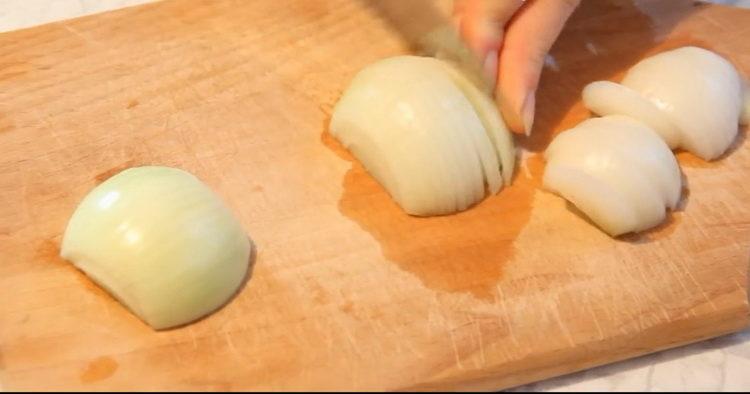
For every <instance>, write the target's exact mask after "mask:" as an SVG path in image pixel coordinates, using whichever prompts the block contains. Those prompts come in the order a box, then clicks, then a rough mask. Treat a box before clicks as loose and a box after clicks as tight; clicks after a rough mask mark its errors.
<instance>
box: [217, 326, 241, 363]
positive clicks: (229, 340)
mask: <svg viewBox="0 0 750 394" xmlns="http://www.w3.org/2000/svg"><path fill="white" fill-rule="evenodd" d="M222 332H223V333H224V340H225V341H226V342H227V345H229V351H230V352H231V353H232V354H234V355H235V356H237V357H241V356H242V355H241V354H240V352H239V351H238V350H237V348H236V347H235V346H234V342H232V337H231V336H230V335H229V332H228V331H222Z"/></svg>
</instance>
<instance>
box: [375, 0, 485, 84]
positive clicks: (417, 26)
mask: <svg viewBox="0 0 750 394" xmlns="http://www.w3.org/2000/svg"><path fill="white" fill-rule="evenodd" d="M364 1H365V2H367V3H368V4H369V5H370V6H372V8H373V9H374V10H375V11H376V12H377V13H378V14H379V15H380V16H381V17H382V18H383V19H384V20H385V21H386V22H387V23H388V24H389V25H390V26H391V27H393V28H394V29H395V30H396V31H397V32H398V33H399V34H400V35H401V36H402V38H404V39H405V40H406V42H407V43H408V44H409V45H410V46H411V48H412V49H413V50H415V51H416V52H418V53H419V54H421V55H424V56H431V57H435V58H438V59H441V60H446V61H448V62H451V63H452V64H454V65H455V66H456V67H457V68H458V69H459V71H461V72H462V73H463V74H464V75H465V76H466V77H467V78H468V79H469V80H470V81H471V82H472V83H473V84H474V85H475V86H476V87H477V88H479V90H480V91H482V92H484V93H485V94H487V95H488V96H490V97H491V96H492V92H493V91H494V87H493V86H492V83H491V81H490V78H489V76H487V75H486V73H485V72H484V69H483V67H482V62H481V61H480V60H479V58H478V57H477V56H476V54H475V53H474V51H472V50H471V48H469V47H468V46H467V45H466V42H465V41H464V40H463V39H462V38H461V36H460V35H459V33H458V31H457V29H456V28H455V27H454V26H453V24H452V23H451V20H450V18H449V17H448V16H447V15H446V14H445V13H443V12H441V10H440V9H439V8H438V5H437V4H436V3H435V0H364Z"/></svg>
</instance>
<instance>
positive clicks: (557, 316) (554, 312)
mask: <svg viewBox="0 0 750 394" xmlns="http://www.w3.org/2000/svg"><path fill="white" fill-rule="evenodd" d="M558 305H560V298H559V297H555V300H554V305H552V315H553V316H554V318H555V322H557V325H558V326H559V327H560V329H561V330H562V332H563V335H565V339H566V340H567V341H568V344H570V346H571V347H574V346H575V345H576V343H575V341H574V340H573V336H572V335H571V334H570V330H569V329H568V326H566V325H565V323H564V322H563V321H562V318H560V310H559V309H558V308H557V306H558Z"/></svg>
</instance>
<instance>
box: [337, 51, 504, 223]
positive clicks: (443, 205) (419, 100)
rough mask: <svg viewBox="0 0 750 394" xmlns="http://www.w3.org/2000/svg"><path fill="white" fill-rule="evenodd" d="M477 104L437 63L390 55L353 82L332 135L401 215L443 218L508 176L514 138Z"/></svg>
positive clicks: (474, 94)
mask: <svg viewBox="0 0 750 394" xmlns="http://www.w3.org/2000/svg"><path fill="white" fill-rule="evenodd" d="M472 89H473V90H472ZM481 100H482V95H481V94H480V93H478V91H476V88H474V87H473V86H472V85H471V84H470V83H469V82H468V81H467V80H466V78H465V77H464V76H463V75H462V74H460V73H459V72H457V71H456V70H455V69H454V68H452V66H450V65H448V64H447V63H444V62H443V61H440V60H437V59H434V58H425V57H416V56H398V57H393V58H389V59H385V60H381V61H379V62H376V63H374V64H372V65H370V66H368V67H366V68H365V69H363V70H362V71H360V72H359V73H358V74H357V75H356V76H355V77H354V79H353V80H352V82H351V83H350V85H349V87H348V88H347V90H346V91H345V92H344V94H343V95H342V97H341V99H340V100H339V102H338V103H337V104H336V107H335V108H334V112H333V116H332V118H331V124H330V131H331V134H332V135H333V136H334V137H335V138H337V139H338V140H339V141H340V142H341V143H342V144H343V145H344V146H345V147H346V148H347V149H349V150H350V151H351V152H352V153H353V154H354V156H355V157H356V158H357V159H358V160H359V161H360V162H361V163H362V164H363V165H364V167H365V169H367V171H368V172H369V173H370V174H372V176H373V177H375V179H376V180H378V182H380V184H381V185H383V186H384V187H385V189H386V190H387V191H388V193H390V195H391V196H392V197H393V199H394V200H395V201H396V202H397V203H398V204H399V205H400V206H401V207H402V209H404V210H405V211H406V212H407V213H409V214H412V215H417V216H429V215H441V214H449V213H453V212H456V211H461V210H464V209H467V208H468V207H470V206H471V205H473V204H475V203H476V202H478V201H479V200H481V199H482V198H483V197H484V195H485V193H486V192H485V185H486V189H487V191H488V192H489V193H493V194H494V193H496V192H497V191H499V190H500V188H501V187H502V185H503V180H504V179H505V178H504V175H505V174H506V173H507V174H508V175H507V179H505V182H509V179H510V176H511V175H512V171H513V160H514V158H513V156H512V151H513V149H512V139H509V138H511V137H510V135H509V134H508V135H507V136H504V135H503V132H504V131H505V132H507V129H506V128H505V125H504V123H503V122H502V119H501V118H500V116H499V113H498V111H497V109H496V108H495V107H494V105H492V104H491V103H489V99H487V98H484V100H485V101H481ZM477 103H479V104H477ZM488 103H489V104H488ZM480 106H481V108H478V107H480ZM506 163H507V164H506ZM501 167H502V173H501Z"/></svg>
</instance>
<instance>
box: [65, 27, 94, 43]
mask: <svg viewBox="0 0 750 394" xmlns="http://www.w3.org/2000/svg"><path fill="white" fill-rule="evenodd" d="M62 27H63V29H65V30H67V31H69V32H70V33H71V34H73V35H74V36H76V37H78V38H80V39H82V40H84V41H86V42H88V43H89V44H93V45H96V46H102V44H101V43H100V42H99V41H96V40H94V39H91V38H89V37H86V35H85V34H83V33H81V32H79V31H78V30H76V29H75V28H73V27H72V26H69V25H68V24H66V23H63V24H62Z"/></svg>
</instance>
